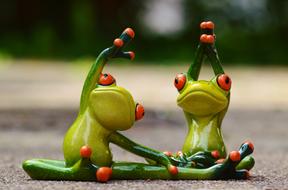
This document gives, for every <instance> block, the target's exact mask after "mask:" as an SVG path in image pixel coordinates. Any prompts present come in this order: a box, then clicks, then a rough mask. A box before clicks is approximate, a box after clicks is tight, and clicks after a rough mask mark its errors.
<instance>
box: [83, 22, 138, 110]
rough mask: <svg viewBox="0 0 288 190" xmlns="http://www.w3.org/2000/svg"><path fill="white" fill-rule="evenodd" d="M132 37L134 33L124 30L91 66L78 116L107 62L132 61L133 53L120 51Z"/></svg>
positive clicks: (130, 30) (85, 106) (84, 107)
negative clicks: (124, 59) (114, 60)
mask: <svg viewBox="0 0 288 190" xmlns="http://www.w3.org/2000/svg"><path fill="white" fill-rule="evenodd" d="M134 35H135V33H134V31H133V30H132V29H131V28H127V29H125V30H124V32H123V33H122V34H121V35H120V37H119V38H116V39H115V40H114V42H113V45H112V46H111V47H109V48H107V49H105V50H103V51H102V52H101V53H100V55H99V56H98V57H97V59H96V61H95V63H94V64H93V65H92V66H91V69H90V71H89V73H88V75H87V77H86V80H85V82H84V85H83V89H82V93H81V100H80V112H79V114H82V113H84V111H85V109H86V108H87V102H88V98H89V94H90V92H91V91H92V90H93V89H94V88H95V87H96V85H97V84H98V80H99V77H100V74H101V73H102V70H103V68H104V66H105V64H106V63H107V61H108V60H109V59H112V58H127V59H131V60H132V59H134V57H135V54H134V52H131V51H129V52H123V51H122V49H123V48H124V47H125V46H126V45H127V44H128V43H129V42H130V41H131V40H132V39H133V38H134Z"/></svg>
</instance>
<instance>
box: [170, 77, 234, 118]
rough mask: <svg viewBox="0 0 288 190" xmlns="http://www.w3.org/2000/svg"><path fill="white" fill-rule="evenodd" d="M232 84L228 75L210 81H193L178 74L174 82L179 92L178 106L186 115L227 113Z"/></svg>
mask: <svg viewBox="0 0 288 190" xmlns="http://www.w3.org/2000/svg"><path fill="white" fill-rule="evenodd" d="M231 83H232V81H231V79H230V78H229V76H228V75H226V74H218V75H216V76H215V77H214V78H212V79H211V80H210V81H205V80H193V79H192V78H190V77H189V76H187V75H186V74H178V75H177V76H176V78H175V81H174V85H175V87H176V88H177V90H178V92H179V95H178V97H177V104H178V106H180V107H181V108H182V109H183V110H184V111H185V112H186V113H190V114H192V115H194V116H209V115H215V114H217V113H219V112H222V111H224V112H226V110H227V108H228V105H229V99H230V88H231Z"/></svg>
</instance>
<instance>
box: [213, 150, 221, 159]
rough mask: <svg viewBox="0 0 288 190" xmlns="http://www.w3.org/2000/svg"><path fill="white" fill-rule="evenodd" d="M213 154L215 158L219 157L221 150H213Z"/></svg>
mask: <svg viewBox="0 0 288 190" xmlns="http://www.w3.org/2000/svg"><path fill="white" fill-rule="evenodd" d="M211 155H212V157H213V158H215V159H217V158H219V157H220V154H219V151H218V150H214V151H212V152H211Z"/></svg>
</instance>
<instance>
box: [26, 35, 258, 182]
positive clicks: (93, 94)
mask: <svg viewBox="0 0 288 190" xmlns="http://www.w3.org/2000/svg"><path fill="white" fill-rule="evenodd" d="M120 39H122V40H123V42H124V45H125V44H126V43H127V42H128V41H129V40H130V39H131V38H130V37H129V36H128V35H127V34H126V33H125V32H124V33H123V34H122V35H121V36H120ZM121 48H123V47H121ZM121 48H119V47H115V46H112V47H111V48H107V49H106V50H104V51H103V52H102V53H101V54H100V55H99V57H98V58H97V60H96V62H95V64H94V65H93V66H92V68H91V70H90V72H89V74H88V76H87V78H86V81H85V83H84V87H83V91H82V95H81V102H80V111H79V114H78V117H77V118H76V120H75V121H74V123H73V124H72V126H71V127H70V128H69V130H68V132H67V133H66V135H65V138H64V142H63V152H64V158H65V161H59V160H48V159H31V160H27V161H25V162H24V163H23V169H24V170H25V171H26V172H27V174H28V175H29V176H30V177H31V178H32V179H38V180H74V181H79V180H81V181H96V171H97V170H98V168H100V167H102V166H106V167H111V168H112V177H111V179H172V180H177V179H228V178H236V179H245V178H247V173H246V170H243V171H242V170H241V171H236V170H235V167H236V165H237V164H239V162H240V161H237V162H235V161H232V160H231V159H230V158H227V159H226V160H225V162H223V163H222V164H213V166H211V167H207V168H201V169H198V168H191V167H190V166H189V167H184V166H183V167H178V174H177V175H172V174H171V173H170V172H169V171H168V169H167V168H168V167H169V166H171V165H172V164H175V165H176V164H178V163H179V162H180V163H182V161H181V160H180V161H179V160H177V159H176V160H175V159H173V158H169V157H168V156H166V155H165V154H163V153H162V152H159V151H156V150H153V149H150V148H148V147H145V146H142V145H139V144H137V143H135V142H133V141H131V140H130V139H128V138H127V137H125V136H123V135H122V134H120V133H119V132H118V131H122V130H127V129H129V128H131V127H132V126H133V124H134V121H135V106H136V105H135V103H134V100H133V98H132V96H131V94H130V93H129V92H128V91H127V90H125V89H124V88H122V87H118V86H117V85H116V84H112V85H109V86H102V85H99V84H98V79H99V75H100V73H101V72H102V70H103V67H104V64H105V63H106V62H107V60H108V59H111V58H116V57H124V58H130V57H129V53H125V52H122V51H120V50H121ZM110 143H114V144H116V145H118V146H120V147H122V148H123V149H126V150H127V151H130V152H132V153H135V154H137V155H139V156H142V157H144V158H147V159H150V160H153V161H154V162H155V163H156V165H151V164H144V163H128V162H113V160H112V154H111V151H110V148H109V144H110ZM84 145H85V146H89V147H90V148H91V149H92V154H91V156H90V157H89V158H82V157H81V156H80V148H81V147H82V146H84ZM241 149H243V150H242V152H241V160H242V158H244V157H245V156H246V155H248V154H251V153H252V151H251V150H250V149H249V146H247V145H246V144H243V145H242V146H241ZM183 163H184V162H183Z"/></svg>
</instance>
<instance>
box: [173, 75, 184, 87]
mask: <svg viewBox="0 0 288 190" xmlns="http://www.w3.org/2000/svg"><path fill="white" fill-rule="evenodd" d="M185 83H186V76H185V75H184V74H182V73H181V74H177V75H176V77H175V80H174V86H175V87H176V88H177V90H178V91H180V90H182V88H183V87H184V86H185Z"/></svg>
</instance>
